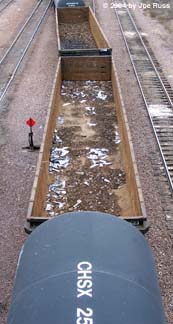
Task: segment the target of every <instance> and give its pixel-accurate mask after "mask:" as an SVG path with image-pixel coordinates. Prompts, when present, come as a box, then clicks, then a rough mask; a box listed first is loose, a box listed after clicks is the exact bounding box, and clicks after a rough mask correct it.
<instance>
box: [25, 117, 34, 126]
mask: <svg viewBox="0 0 173 324" xmlns="http://www.w3.org/2000/svg"><path fill="white" fill-rule="evenodd" d="M26 124H27V125H28V126H29V127H33V126H34V125H35V124H36V121H35V120H34V119H32V118H29V119H28V120H27V121H26Z"/></svg>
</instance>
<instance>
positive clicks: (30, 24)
mask: <svg viewBox="0 0 173 324" xmlns="http://www.w3.org/2000/svg"><path fill="white" fill-rule="evenodd" d="M51 2H52V0H48V1H42V0H40V1H39V2H38V3H37V5H36V7H35V8H34V9H33V11H32V13H31V14H30V16H29V17H28V19H27V21H26V22H25V24H24V25H23V27H22V28H21V30H20V31H19V32H18V34H17V36H16V38H15V39H14V41H13V42H12V44H11V45H10V47H9V48H8V49H7V51H6V53H5V54H4V55H3V57H2V58H1V59H0V75H1V79H0V102H1V100H2V99H3V98H4V97H5V95H6V93H7V91H8V89H9V87H10V85H11V84H12V82H13V80H14V78H15V76H16V73H17V71H18V69H19V67H20V65H21V63H22V61H23V59H24V57H25V55H26V53H27V51H28V49H29V48H30V45H31V43H32V41H33V40H34V38H35V35H36V33H37V31H38V29H39V27H40V25H41V23H42V21H43V19H44V17H45V16H46V14H47V11H48V9H49V7H50V4H51Z"/></svg>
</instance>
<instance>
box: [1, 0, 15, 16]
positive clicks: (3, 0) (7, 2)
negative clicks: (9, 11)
mask: <svg viewBox="0 0 173 324" xmlns="http://www.w3.org/2000/svg"><path fill="white" fill-rule="evenodd" d="M13 1H14V0H1V1H0V14H1V13H2V12H3V11H4V10H5V9H6V8H7V7H8V6H9V5H10V4H11V3H12V2H13Z"/></svg>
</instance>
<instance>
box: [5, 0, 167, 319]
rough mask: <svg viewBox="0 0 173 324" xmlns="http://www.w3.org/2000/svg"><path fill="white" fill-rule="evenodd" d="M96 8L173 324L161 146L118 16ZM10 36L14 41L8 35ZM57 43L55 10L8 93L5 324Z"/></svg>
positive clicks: (6, 124)
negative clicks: (157, 167) (158, 170)
mask: <svg viewBox="0 0 173 324" xmlns="http://www.w3.org/2000/svg"><path fill="white" fill-rule="evenodd" d="M96 4H97V15H98V18H99V20H100V22H101V25H102V26H103V29H104V31H105V33H106V35H107V37H108V38H109V40H110V42H111V46H112V47H113V48H114V52H113V55H114V59H115V60H116V66H117V69H118V74H119V77H120V82H121V87H122V92H123V99H124V102H125V106H126V110H127V115H128V120H129V125H130V130H131V134H132V139H133V143H134V149H135V154H136V158H137V162H138V169H139V173H140V178H141V183H142V189H143V193H144V198H145V203H146V207H147V213H148V217H149V220H150V224H151V229H150V232H149V234H148V235H147V238H148V240H149V242H150V244H151V246H152V249H153V252H154V256H155V260H156V265H157V269H158V272H159V279H160V285H161V291H162V296H163V302H164V307H165V312H166V315H167V318H168V323H169V324H171V323H172V322H173V309H172V307H173V306H172V305H171V303H172V300H171V296H172V286H171V265H172V262H171V256H172V251H171V246H172V245H171V244H172V242H171V239H170V237H169V235H168V232H167V227H166V221H165V218H164V215H163V211H162V206H161V202H160V196H159V193H158V190H157V183H156V181H155V178H154V170H153V165H152V159H151V157H152V156H155V157H156V159H157V157H158V152H157V146H156V145H155V140H154V137H153V135H152V130H151V127H150V124H149V121H148V117H147V114H146V112H145V109H144V107H143V102H142V99H141V96H140V92H139V91H138V90H137V89H136V81H135V78H134V74H133V71H132V68H131V66H130V61H129V58H128V55H127V53H126V50H125V47H124V42H123V40H122V37H121V34H120V30H119V27H118V24H117V22H116V21H115V17H114V14H113V12H112V11H111V10H109V11H107V12H106V13H105V11H104V10H103V8H102V1H99V0H97V1H96ZM8 10H9V9H8ZM27 10H28V9H27ZM108 22H109V24H108ZM10 29H11V28H10ZM6 37H7V38H8V33H7V36H6ZM55 39H56V38H55V25H54V16H53V11H51V13H50V16H49V18H48V20H47V22H46V24H45V26H44V28H43V29H42V32H41V33H40V38H39V42H37V43H36V42H35V47H34V49H33V50H32V51H31V52H30V57H29V59H27V60H26V59H25V61H24V64H23V69H22V70H21V73H20V75H19V77H18V79H17V82H16V83H15V87H14V88H12V89H11V90H10V92H9V94H8V100H7V101H6V102H5V104H4V111H3V113H1V117H0V119H1V121H0V125H1V127H0V132H1V135H2V136H1V146H0V156H1V159H0V178H1V182H0V208H1V209H0V210H1V217H0V227H1V233H0V265H1V269H0V272H1V275H0V292H2V293H1V294H0V315H1V323H2V324H5V323H6V316H7V311H8V307H9V301H10V295H11V290H12V285H13V279H14V273H15V269H16V264H17V258H18V254H19V251H20V249H21V246H22V244H23V242H24V240H25V238H26V235H25V234H24V232H23V225H24V222H25V218H26V212H27V207H28V201H29V198H30V192H31V187H32V184H33V179H34V172H35V167H36V161H37V153H28V152H25V151H23V150H22V149H21V147H22V146H25V145H27V132H28V130H27V128H26V126H25V120H26V119H27V118H28V117H30V115H32V117H33V118H35V119H36V120H37V126H35V129H34V134H35V138H36V139H37V142H40V141H41V137H42V132H43V126H44V121H45V116H46V110H47V106H48V102H49V98H50V92H51V87H52V81H53V77H54V72H55V66H56V60H57V53H56V43H55ZM37 40H38V38H37V39H36V41H37ZM40 111H41V113H40Z"/></svg>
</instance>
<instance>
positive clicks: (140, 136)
mask: <svg viewBox="0 0 173 324" xmlns="http://www.w3.org/2000/svg"><path fill="white" fill-rule="evenodd" d="M108 2H109V3H111V1H108ZM96 9H97V10H96V15H97V17H98V19H99V21H100V24H101V26H102V28H103V30H104V32H105V34H106V36H107V38H108V40H109V42H110V45H111V47H112V48H113V57H114V60H115V62H116V68H117V72H118V76H119V81H120V86H121V91H122V95H123V101H124V104H125V109H126V113H127V117H128V122H129V127H130V131H131V135H132V141H133V146H134V151H135V156H136V160H137V166H138V171H139V176H140V180H141V185H142V191H143V195H144V201H145V205H146V211H147V216H148V219H149V222H150V230H149V233H148V234H147V235H146V238H147V239H148V242H149V244H150V246H151V248H152V251H153V253H154V257H155V262H156V268H157V271H158V278H159V283H160V287H161V293H162V299H163V304H164V308H165V313H166V317H167V322H168V324H172V323H173V277H172V269H173V241H172V238H171V233H170V232H169V231H168V228H167V221H166V215H165V213H164V209H163V208H164V207H163V204H162V197H161V195H160V189H159V185H158V182H157V176H155V174H156V173H157V174H158V173H160V169H159V168H160V165H159V162H160V155H159V153H158V148H157V145H156V141H155V138H154V135H153V131H152V128H151V125H150V122H149V119H148V115H147V112H146V109H145V106H144V103H143V100H142V97H141V93H140V90H139V88H138V85H137V81H136V78H135V75H134V72H133V68H132V66H131V62H130V59H129V56H128V53H127V50H126V48H125V44H124V40H123V38H122V35H121V31H120V28H119V25H118V22H117V20H116V18H115V13H114V11H113V9H111V8H110V6H109V7H108V8H107V9H104V8H103V6H102V4H101V3H100V2H99V0H96ZM105 17H106V19H105ZM108 21H109V24H108V23H107V22H108ZM146 23H147V22H146ZM160 28H161V30H162V26H161V27H160ZM152 42H153V43H154V42H155V38H153V39H152ZM156 54H157V53H156ZM165 55H166V57H167V51H166V52H165ZM167 58H168V57H167ZM157 59H158V61H159V57H157ZM170 68H171V67H170ZM163 69H164V67H163ZM156 167H157V169H156Z"/></svg>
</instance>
